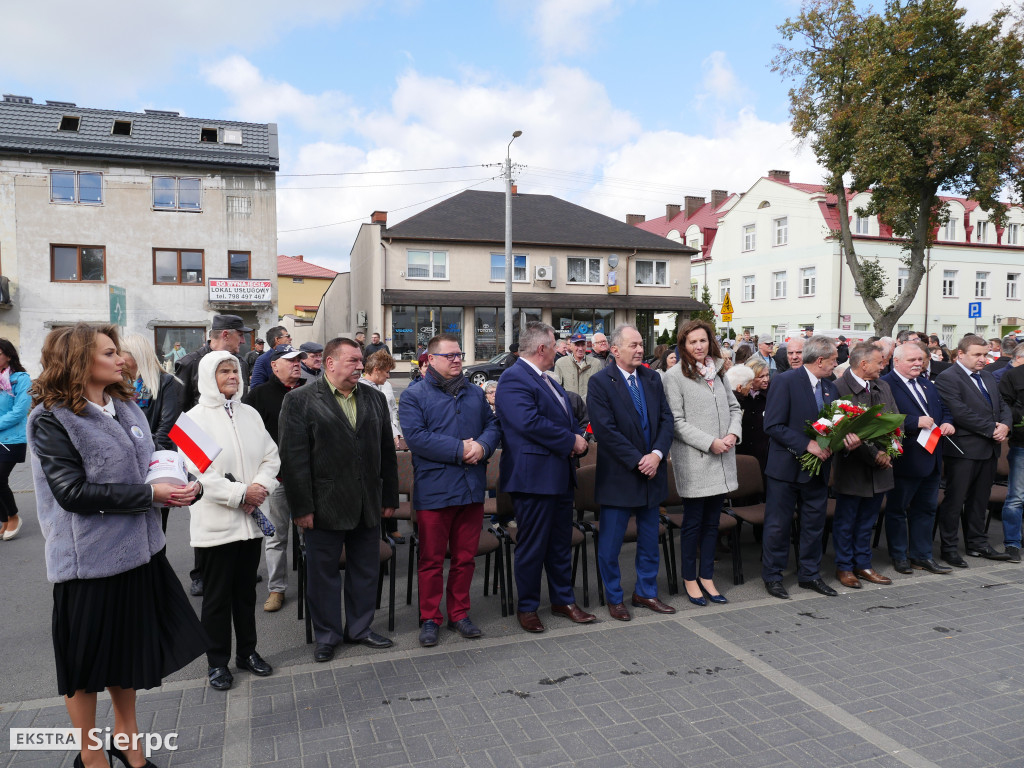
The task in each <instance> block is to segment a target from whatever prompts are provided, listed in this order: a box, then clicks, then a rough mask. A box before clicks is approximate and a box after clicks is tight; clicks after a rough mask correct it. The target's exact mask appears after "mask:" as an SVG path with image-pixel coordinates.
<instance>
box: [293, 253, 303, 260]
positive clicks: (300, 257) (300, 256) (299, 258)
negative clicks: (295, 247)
mask: <svg viewBox="0 0 1024 768" xmlns="http://www.w3.org/2000/svg"><path fill="white" fill-rule="evenodd" d="M295 258H296V259H298V260H299V261H302V260H303V258H302V254H301V253H300V254H299V255H298V256H296V257H295Z"/></svg>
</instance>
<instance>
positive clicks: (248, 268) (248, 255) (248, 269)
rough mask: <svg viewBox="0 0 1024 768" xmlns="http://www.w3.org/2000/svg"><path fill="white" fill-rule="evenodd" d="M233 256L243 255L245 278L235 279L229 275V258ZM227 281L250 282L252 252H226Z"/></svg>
mask: <svg viewBox="0 0 1024 768" xmlns="http://www.w3.org/2000/svg"><path fill="white" fill-rule="evenodd" d="M235 254H238V255H242V254H245V257H246V259H245V277H235V276H234V275H232V274H231V257H232V256H233V255H235ZM228 279H229V280H252V251H228Z"/></svg>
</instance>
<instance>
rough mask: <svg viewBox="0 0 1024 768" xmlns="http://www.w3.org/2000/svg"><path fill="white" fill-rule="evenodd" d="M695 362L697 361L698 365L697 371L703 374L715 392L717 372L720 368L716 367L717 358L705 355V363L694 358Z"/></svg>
mask: <svg viewBox="0 0 1024 768" xmlns="http://www.w3.org/2000/svg"><path fill="white" fill-rule="evenodd" d="M694 363H696V365H697V371H698V372H699V373H700V375H701V376H703V377H704V381H706V382H707V383H708V386H709V387H710V388H711V391H712V392H714V390H715V373H717V371H718V369H717V368H716V367H715V359H714V358H713V357H705V358H704V362H703V363H701V362H699V361H697V360H694Z"/></svg>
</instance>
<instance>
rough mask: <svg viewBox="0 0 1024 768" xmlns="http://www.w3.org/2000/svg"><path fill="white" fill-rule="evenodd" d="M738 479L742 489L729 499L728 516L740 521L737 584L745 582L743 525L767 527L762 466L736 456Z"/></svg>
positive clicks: (736, 549) (735, 563)
mask: <svg viewBox="0 0 1024 768" xmlns="http://www.w3.org/2000/svg"><path fill="white" fill-rule="evenodd" d="M736 480H737V482H738V487H737V488H736V490H735V491H733V494H732V496H731V497H730V498H729V499H726V508H725V513H726V514H727V515H729V516H730V517H732V518H733V519H734V520H735V521H736V532H735V533H734V534H733V537H732V539H733V542H734V552H735V554H734V555H733V581H734V582H735V583H736V584H742V583H743V582H744V577H743V561H742V558H740V557H739V540H740V532H741V530H742V528H743V523H746V524H747V525H751V526H764V513H765V503H764V478H763V477H762V475H761V465H760V464H759V463H758V461H757V459H756V458H755V457H753V456H744V455H742V454H738V455H737V456H736Z"/></svg>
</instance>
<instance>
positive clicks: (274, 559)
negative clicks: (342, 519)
mask: <svg viewBox="0 0 1024 768" xmlns="http://www.w3.org/2000/svg"><path fill="white" fill-rule="evenodd" d="M305 358H306V353H305V352H302V351H301V350H298V349H293V348H292V347H291V345H290V344H281V345H279V346H278V347H277V349H275V350H274V351H273V352H272V353H271V357H270V369H271V372H272V374H273V376H272V377H271V378H270V379H269V380H267V381H265V382H263V383H262V384H260V385H259V386H258V387H253V388H252V389H250V390H249V394H247V395H246V396H245V397H244V398H242V402H243V403H245V404H246V405H250V406H252V407H253V408H255V409H256V412H257V413H259V415H260V417H261V418H262V419H263V426H265V427H266V428H267V432H269V433H270V436H271V437H272V438H274V443H275V444H276V443H277V441H278V440H277V435H278V423H279V421H280V417H281V404H282V403H283V402H284V396H285V395H287V394H288V393H289V392H291V391H292V390H293V389H296V388H297V387H299V386H301V385H302V384H305V382H304V381H303V380H302V379H301V378H300V376H299V366H300V365H301V364H302V361H303V360H304V359H305ZM280 479H281V478H278V480H280ZM267 499H268V502H269V516H270V522H272V523H273V524H274V535H273V536H271V537H269V538H267V539H265V540H264V541H265V544H266V550H267V575H268V578H267V588H268V589H269V590H270V595H269V596H268V597H267V601H266V602H265V603H264V604H263V610H264V611H268V612H273V611H279V610H280V609H281V606H282V605H284V592H285V588H286V587H287V586H288V529H289V528H291V523H292V518H291V514H290V513H289V511H288V502H287V499H286V498H285V492H284V484H283V483H280V482H279V483H278V485H277V488H275V489H274V491H272V492H271V494H270V496H268V497H267Z"/></svg>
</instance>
